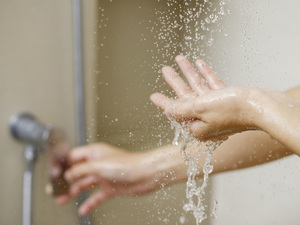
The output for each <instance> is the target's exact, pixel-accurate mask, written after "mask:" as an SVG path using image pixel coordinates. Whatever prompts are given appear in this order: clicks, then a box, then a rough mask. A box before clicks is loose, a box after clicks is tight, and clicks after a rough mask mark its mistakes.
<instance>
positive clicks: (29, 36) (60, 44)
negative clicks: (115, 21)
mask: <svg viewBox="0 0 300 225" xmlns="http://www.w3.org/2000/svg"><path fill="white" fill-rule="evenodd" d="M0 30H1V36H0V110H1V112H0V124H1V125H0V152H1V157H0V168H1V172H0V178H1V183H0V201H1V208H0V224H21V220H22V219H21V216H22V188H23V187H22V179H23V170H24V160H23V150H24V145H22V144H21V143H17V142H16V141H14V140H12V138H11V136H10V134H9V126H8V121H9V118H10V116H11V115H13V114H15V113H19V112H23V111H26V112H30V113H33V114H34V115H36V116H37V118H38V119H39V120H40V121H41V122H44V123H51V124H53V125H55V126H59V127H61V128H63V129H64V130H65V131H66V132H67V133H68V134H69V137H70V140H71V143H72V144H74V133H75V130H74V128H75V126H74V97H73V96H74V93H73V92H74V90H73V65H72V60H73V55H72V54H73V53H72V48H73V46H72V5H71V1H59V0H57V1H39V0H28V1H15V0H7V1H6V0H3V1H0ZM45 169H46V161H45V155H44V154H40V156H39V160H38V162H37V165H36V174H35V184H34V210H33V211H34V218H33V221H34V224H43V225H46V224H49V225H50V224H77V221H78V220H77V217H76V214H75V210H76V209H75V206H74V205H75V204H70V205H68V206H66V207H57V206H56V205H55V204H54V201H53V199H52V198H51V197H49V196H46V195H45V193H44V188H45V184H46V182H47V173H46V170H45Z"/></svg>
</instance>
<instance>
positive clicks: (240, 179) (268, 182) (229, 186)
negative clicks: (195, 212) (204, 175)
mask: <svg viewBox="0 0 300 225" xmlns="http://www.w3.org/2000/svg"><path fill="white" fill-rule="evenodd" d="M227 2H228V6H229V8H230V9H231V15H228V16H226V17H224V20H223V23H222V27H223V30H224V32H226V33H227V36H223V37H219V38H218V40H216V42H215V44H216V49H222V51H221V52H220V51H219V52H216V53H214V54H213V59H214V61H213V65H214V67H215V69H216V71H217V72H218V74H220V76H222V77H223V79H225V81H226V83H227V84H228V85H251V86H258V87H266V88H272V89H277V90H281V91H284V90H286V89H288V88H291V87H294V86H295V85H299V84H300V75H299V69H298V68H299V59H300V42H299V36H300V26H299V22H298V21H299V20H300V15H299V13H298V9H299V7H300V3H299V1H293V0H287V1H280V0H272V1H260V0H254V1H241V2H237V1H227ZM270 150H271V149H270ZM299 163H300V160H299V157H297V156H294V157H293V156H292V157H289V158H287V159H284V160H279V161H277V162H273V163H270V164H267V165H263V166H258V167H255V168H250V169H245V170H241V171H237V172H231V173H227V174H220V175H217V176H215V177H214V179H213V182H212V183H213V194H212V200H213V199H216V200H217V201H218V207H217V215H218V218H217V219H215V220H213V223H212V224H214V225H229V224H230V225H232V224H234V225H235V224H243V225H252V224H268V225H269V224H274V225H275V224H278V225H279V224H289V225H297V224H299V210H298V206H299V204H300V197H299V196H300V181H299V179H298V178H299V177H300V170H299Z"/></svg>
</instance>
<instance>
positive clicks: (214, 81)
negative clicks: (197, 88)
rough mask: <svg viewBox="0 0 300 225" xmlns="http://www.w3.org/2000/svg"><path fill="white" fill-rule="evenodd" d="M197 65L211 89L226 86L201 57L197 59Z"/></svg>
mask: <svg viewBox="0 0 300 225" xmlns="http://www.w3.org/2000/svg"><path fill="white" fill-rule="evenodd" d="M196 66H197V68H198V70H199V72H200V73H201V75H202V76H203V77H204V78H205V80H206V81H207V84H208V86H209V87H210V88H211V89H213V90H218V89H222V88H224V87H225V84H224V83H223V82H222V81H221V80H220V79H219V78H218V76H217V75H216V74H215V73H214V72H213V71H212V70H211V69H210V68H209V66H208V65H207V64H206V63H205V62H204V61H202V60H200V59H198V60H196Z"/></svg>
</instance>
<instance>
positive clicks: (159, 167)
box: [139, 131, 291, 185]
mask: <svg viewBox="0 0 300 225" xmlns="http://www.w3.org/2000/svg"><path fill="white" fill-rule="evenodd" d="M203 147H205V146H203ZM197 150H198V149H190V150H189V154H195V152H196V151H197ZM142 154H143V156H142V160H141V161H140V167H141V168H143V170H142V169H141V170H139V171H141V173H143V174H144V176H145V175H146V176H145V177H147V179H149V180H152V182H154V183H160V185H161V184H163V185H170V184H173V183H178V182H182V181H185V180H186V179H187V165H186V164H185V162H184V159H183V156H182V154H181V152H180V146H179V147H176V146H173V145H167V146H163V147H161V148H158V149H154V150H152V151H149V152H146V153H142ZM290 154H291V152H290V151H288V149H287V147H286V146H284V145H283V144H281V143H280V142H278V141H276V140H274V139H272V138H271V137H270V135H268V134H267V133H265V132H263V131H246V132H243V133H240V134H235V135H232V136H231V137H230V138H229V139H228V140H226V141H225V142H223V143H222V144H221V145H220V146H219V147H218V148H217V149H216V150H215V151H214V153H213V162H212V163H213V166H214V170H213V173H214V174H215V173H220V172H226V171H230V170H236V169H242V168H247V167H251V166H256V165H259V164H263V163H266V162H270V161H273V160H276V159H279V158H282V157H285V156H287V155H290ZM204 161H205V154H203V155H202V156H201V157H200V158H199V164H198V165H199V172H200V173H199V177H202V176H203V172H202V165H203V164H204Z"/></svg>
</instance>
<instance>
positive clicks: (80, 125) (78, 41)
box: [73, 0, 92, 225]
mask: <svg viewBox="0 0 300 225" xmlns="http://www.w3.org/2000/svg"><path fill="white" fill-rule="evenodd" d="M73 23H74V24H73V29H74V75H75V96H76V99H75V101H76V118H77V144H78V145H84V144H86V133H85V132H86V129H85V110H84V109H85V104H84V79H83V47H82V16H81V0H73ZM87 196H88V194H87V193H83V194H82V195H81V196H80V197H79V199H78V201H79V203H80V204H81V203H82V202H83V201H84V200H85V199H86V198H87ZM80 223H81V225H91V224H92V223H91V219H90V217H89V216H82V217H80Z"/></svg>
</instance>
